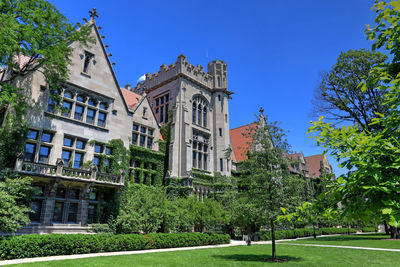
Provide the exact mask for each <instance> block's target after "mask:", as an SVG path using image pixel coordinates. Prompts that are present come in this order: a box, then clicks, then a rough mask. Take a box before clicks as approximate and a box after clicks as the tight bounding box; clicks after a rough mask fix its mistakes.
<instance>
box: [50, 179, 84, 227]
mask: <svg viewBox="0 0 400 267" xmlns="http://www.w3.org/2000/svg"><path fill="white" fill-rule="evenodd" d="M59 189H65V193H64V197H59V196H57V193H58V190H59ZM71 190H79V193H78V198H72V197H70V192H71ZM81 200H82V188H78V187H66V186H63V185H58V186H57V189H56V194H55V196H54V208H53V212H52V217H51V223H52V224H53V225H55V224H79V222H78V221H79V217H78V215H79V210H80V208H81V204H82V203H81V202H82V201H81ZM57 203H62V210H61V221H55V220H54V215H55V207H56V204H57ZM71 204H74V205H76V214H75V221H70V220H69V215H70V207H71Z"/></svg>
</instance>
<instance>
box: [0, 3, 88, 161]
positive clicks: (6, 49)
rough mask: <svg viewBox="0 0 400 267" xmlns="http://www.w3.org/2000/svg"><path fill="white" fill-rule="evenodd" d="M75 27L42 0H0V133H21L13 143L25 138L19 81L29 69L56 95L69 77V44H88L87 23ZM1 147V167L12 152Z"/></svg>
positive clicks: (25, 105) (25, 104) (24, 101)
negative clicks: (40, 77) (43, 80)
mask: <svg viewBox="0 0 400 267" xmlns="http://www.w3.org/2000/svg"><path fill="white" fill-rule="evenodd" d="M79 26H80V25H78V24H77V25H72V24H71V23H70V22H68V20H67V19H66V18H65V17H64V16H63V15H62V14H60V12H59V11H58V10H57V9H56V8H55V7H54V6H53V5H51V4H50V3H48V2H46V1H44V0H35V1H30V0H9V1H1V2H0V125H2V126H3V129H2V131H1V133H0V135H2V136H3V135H7V131H8V132H11V133H12V135H13V136H15V137H20V138H16V139H11V140H8V141H9V142H10V143H15V147H16V148H20V146H21V143H23V141H24V139H25V135H24V134H23V133H24V125H23V115H24V114H25V112H26V109H27V108H28V107H29V101H28V100H29V96H25V95H24V93H23V89H22V88H20V81H21V80H22V79H26V77H28V76H29V75H30V74H32V73H33V72H41V73H42V74H43V75H44V78H45V80H46V83H47V85H48V89H49V91H50V95H51V97H52V98H53V99H55V100H59V96H58V95H57V93H56V90H57V88H58V87H59V86H60V84H62V83H64V82H65V81H66V80H67V77H68V66H69V64H70V56H71V53H72V48H71V47H70V46H69V44H70V43H71V42H74V41H77V42H80V43H81V44H82V45H88V44H89V43H90V42H92V41H93V39H91V38H89V37H88V36H89V33H90V28H89V27H87V26H81V27H80V28H79V30H78V27H79ZM58 103H59V101H58ZM5 120H6V123H3V122H4V121H5ZM5 127H7V128H9V130H4V128H5ZM20 128H21V130H20ZM3 131H5V132H6V133H4V132H3ZM21 133H22V134H21ZM21 136H22V137H21ZM0 150H2V151H3V152H2V155H1V156H2V157H1V158H0V160H1V161H2V162H0V167H4V166H5V167H10V166H12V164H14V162H15V157H16V155H11V153H14V154H15V149H14V150H11V151H9V150H7V149H6V148H4V147H0ZM7 153H8V154H7ZM4 161H5V162H4Z"/></svg>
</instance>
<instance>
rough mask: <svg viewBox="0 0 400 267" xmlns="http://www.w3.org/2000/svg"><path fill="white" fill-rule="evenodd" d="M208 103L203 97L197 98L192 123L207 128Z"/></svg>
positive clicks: (194, 102) (194, 99)
mask: <svg viewBox="0 0 400 267" xmlns="http://www.w3.org/2000/svg"><path fill="white" fill-rule="evenodd" d="M207 109H208V101H207V100H206V99H205V98H204V97H203V96H199V95H198V96H195V97H194V98H193V106H192V123H193V124H198V125H200V126H203V127H207Z"/></svg>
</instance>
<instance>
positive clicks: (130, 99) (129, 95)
mask: <svg viewBox="0 0 400 267" xmlns="http://www.w3.org/2000/svg"><path fill="white" fill-rule="evenodd" d="M121 91H122V95H123V96H124V99H125V102H126V104H127V105H128V107H129V108H130V109H133V107H134V106H135V105H136V104H137V103H138V102H139V101H140V99H142V96H141V95H139V94H136V93H134V92H132V91H129V90H126V89H125V88H122V87H121Z"/></svg>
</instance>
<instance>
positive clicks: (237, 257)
mask: <svg viewBox="0 0 400 267" xmlns="http://www.w3.org/2000/svg"><path fill="white" fill-rule="evenodd" d="M213 257H214V258H219V259H224V260H233V261H251V262H265V263H274V262H272V261H267V260H268V259H270V258H271V256H270V255H257V254H230V255H214V256H213ZM277 258H279V259H282V260H284V261H295V262H299V261H302V260H303V258H300V257H292V256H281V255H278V256H277Z"/></svg>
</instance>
